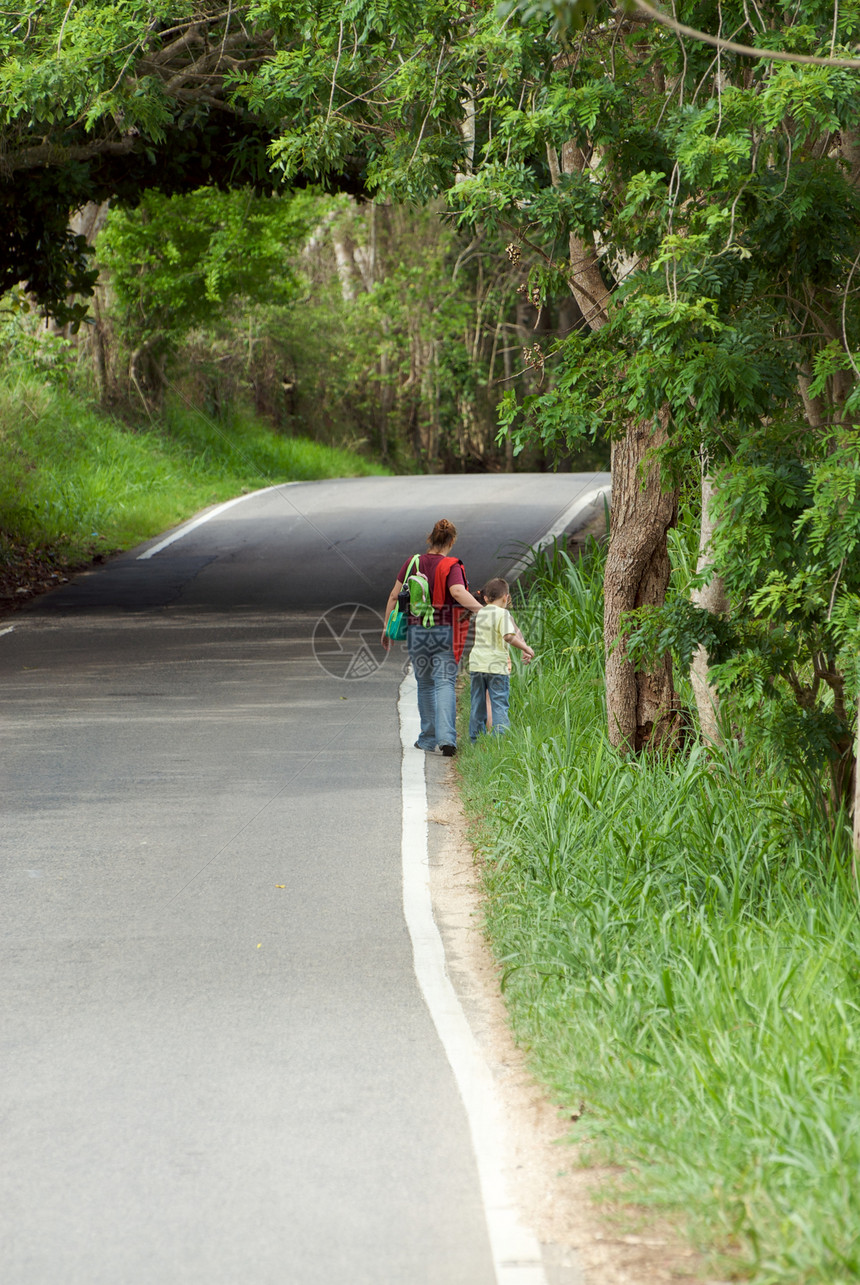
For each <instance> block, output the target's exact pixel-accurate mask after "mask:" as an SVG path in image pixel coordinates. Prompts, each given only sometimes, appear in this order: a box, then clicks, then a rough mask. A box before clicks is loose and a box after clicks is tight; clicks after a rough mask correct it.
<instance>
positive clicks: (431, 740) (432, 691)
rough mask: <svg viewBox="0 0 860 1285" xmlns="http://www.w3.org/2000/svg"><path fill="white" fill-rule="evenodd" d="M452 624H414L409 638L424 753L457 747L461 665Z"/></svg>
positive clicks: (420, 739) (420, 741)
mask: <svg viewBox="0 0 860 1285" xmlns="http://www.w3.org/2000/svg"><path fill="white" fill-rule="evenodd" d="M453 634H454V631H453V628H452V627H451V625H431V626H430V627H429V629H425V628H424V626H423V625H410V626H409V631H408V634H407V638H406V645H407V647H408V649H409V659H410V660H411V661H412V669H413V671H414V673H415V681H416V682H417V684H418V717H419V718H420V720H421V732H420V734H419V736H418V745H419V746H420V747H421V749H422V750H432V749H435V748H436V746H437V745H456V744H457V724H456V719H457V689H456V687H455V681H456V678H457V662H456V660H455V659H454V637H453Z"/></svg>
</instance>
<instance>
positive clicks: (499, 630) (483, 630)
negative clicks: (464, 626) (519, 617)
mask: <svg viewBox="0 0 860 1285" xmlns="http://www.w3.org/2000/svg"><path fill="white" fill-rule="evenodd" d="M516 629H517V627H516V625H515V624H514V618H513V616H512V615H511V613H510V612H509V611H508V609H507V607H497V606H495V605H494V604H493V603H491V604H490V605H489V606H487V607H482V608H481V610H480V611H479V612H478V614H477V615H476V616H475V645H474V647H473V648H472V652H471V655H470V656H469V672H470V673H472V674H506V673H507V672H508V644H507V643H506V642H505V634H513V633H516Z"/></svg>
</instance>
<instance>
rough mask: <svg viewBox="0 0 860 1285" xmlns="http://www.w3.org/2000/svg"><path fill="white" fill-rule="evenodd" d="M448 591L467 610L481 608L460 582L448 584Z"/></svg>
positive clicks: (478, 609)
mask: <svg viewBox="0 0 860 1285" xmlns="http://www.w3.org/2000/svg"><path fill="white" fill-rule="evenodd" d="M448 592H449V593H450V595H451V597H452V598H453V599H454V601H455V602H458V603H459V604H460V606H461V607H467V608H468V610H469V611H480V610H481V604H480V603H479V602H478V599H477V598H473V597H472V595H471V594H470V593H469V590H468V589H467V588H466V586H465V585H462V584H452V585H448ZM386 619H387V617H386Z"/></svg>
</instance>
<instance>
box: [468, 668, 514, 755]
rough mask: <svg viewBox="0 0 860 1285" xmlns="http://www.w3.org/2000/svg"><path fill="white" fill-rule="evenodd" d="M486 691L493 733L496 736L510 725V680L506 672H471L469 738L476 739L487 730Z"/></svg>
mask: <svg viewBox="0 0 860 1285" xmlns="http://www.w3.org/2000/svg"><path fill="white" fill-rule="evenodd" d="M487 692H489V693H490V712H491V714H492V716H493V727H492V731H493V734H494V735H496V736H498V735H500V734H501V733H502V732H506V731H507V730H508V728H509V727H510V720H509V718H508V701H509V700H510V695H511V680H510V676H509V675H508V674H472V711H471V714H470V716H469V739H470V740H471V741H476V740H477V739H478V737H479V736H480V735H481V733H482V732H486V730H487Z"/></svg>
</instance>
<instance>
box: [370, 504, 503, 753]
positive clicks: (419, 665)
mask: <svg viewBox="0 0 860 1285" xmlns="http://www.w3.org/2000/svg"><path fill="white" fill-rule="evenodd" d="M456 539H457V528H456V527H455V526H454V524H453V522H449V521H448V519H447V518H440V520H439V521H438V522H437V523H436V525H435V526H434V528H433V530H432V531H431V532H430V534H429V535H428V536H427V552H426V553H422V554H421V555H420V557H419V558H418V561H417V570H418V571H419V573H420V574H421V575H423V576H426V577H427V584H428V587H429V590H430V595H431V600H432V613H431V612H430V611H429V610H428V612H427V615H426V617H425V619H426V621H427V623H426V624H425V623H424V621H423V620H422V619H421V617H419V616H416V615H410V616H409V626H408V629H407V634H406V645H407V647H408V649H409V659H410V660H411V662H412V669H413V671H414V673H415V681H416V683H417V684H418V717H419V719H420V720H421V731H420V733H419V736H418V740H417V741H416V742H415V747H416V749H419V750H435V748H436V746H437V745H438V746H439V748H440V749H441V751H442V753H443V754H445V755H447V756H448V757H449V758H450V757H451V756H452V755H454V754H456V753H457V723H456V716H457V691H456V686H455V682H456V678H457V665H458V663H459V660H460V657H461V656H462V654H463V647H464V645H465V642H466V634H467V633H468V629H469V618H470V617H469V613H470V612H476V611H480V609H481V604H480V602H478V600H477V598H474V597H473V596H472V594H470V593H469V586H468V583H467V581H466V573H465V570H464V568H463V564H462V562H461V561H460V559H459V558H454V557H452V556H451V549H452V548H453V545H454V541H455V540H456ZM413 561H414V559H412V558H407V560H406V561H405V562H404V563H403V566H402V567H401V568H400V571H399V572H398V574H397V579H396V580H395V582H394V588H393V589H392V590H391V593H390V594H389V595H388V605H387V606H386V608H385V617H384V618H385V620H386V621H387V620H388V617H389V616H390V615H391V611H392V609H393V607H394V604H395V603H396V601H397V595H398V594H399V593H400V590H401V589H402V588H403V585H404V583H405V581H406V579H407V576H408V575H409V574H410V564H411V563H412V562H413ZM411 570H412V571H414V570H415V568H414V567H413V568H412V569H411ZM382 645H383V647H384V648H385V649H386V651H387V650H388V648H389V647H390V646H391V640H390V639H389V638H387V637H386V635H385V632H384V631H383V634H382Z"/></svg>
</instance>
